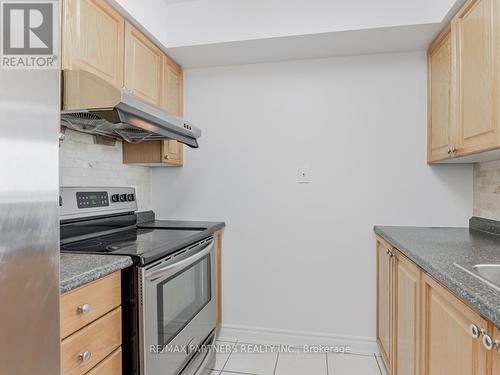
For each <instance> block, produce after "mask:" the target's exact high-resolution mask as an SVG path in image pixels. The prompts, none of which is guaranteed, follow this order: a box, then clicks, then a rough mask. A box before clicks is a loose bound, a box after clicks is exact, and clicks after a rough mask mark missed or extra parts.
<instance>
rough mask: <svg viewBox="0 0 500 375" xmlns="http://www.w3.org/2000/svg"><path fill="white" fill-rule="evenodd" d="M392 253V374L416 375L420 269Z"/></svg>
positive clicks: (418, 337)
mask: <svg viewBox="0 0 500 375" xmlns="http://www.w3.org/2000/svg"><path fill="white" fill-rule="evenodd" d="M395 254H396V257H395V258H396V260H395V262H396V265H395V270H396V271H395V277H394V287H393V290H395V297H394V306H395V312H394V322H393V325H394V331H395V332H394V340H395V341H394V359H393V362H394V374H398V375H418V374H419V373H420V372H419V359H420V358H419V349H420V348H419V346H420V331H419V329H420V326H419V321H420V278H421V272H420V269H419V268H418V267H417V266H416V265H415V264H414V263H413V262H411V261H410V260H408V259H407V258H406V257H404V256H403V255H401V254H400V253H399V252H395Z"/></svg>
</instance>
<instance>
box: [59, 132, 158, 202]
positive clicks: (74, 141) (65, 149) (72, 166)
mask: <svg viewBox="0 0 500 375" xmlns="http://www.w3.org/2000/svg"><path fill="white" fill-rule="evenodd" d="M59 179H60V181H59V182H60V185H61V186H109V185H110V184H112V186H134V187H135V188H136V193H137V203H138V206H139V210H140V211H144V210H150V209H151V168H146V167H137V166H129V165H125V164H123V163H122V143H121V142H117V143H116V145H115V146H102V145H96V144H94V141H93V137H92V136H91V135H89V134H84V133H79V132H76V131H73V130H66V138H65V140H64V142H62V144H61V146H60V147H59Z"/></svg>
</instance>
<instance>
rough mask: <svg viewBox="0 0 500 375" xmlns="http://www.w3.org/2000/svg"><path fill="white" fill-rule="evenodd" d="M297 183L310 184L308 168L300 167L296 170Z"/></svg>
mask: <svg viewBox="0 0 500 375" xmlns="http://www.w3.org/2000/svg"><path fill="white" fill-rule="evenodd" d="M297 182H298V183H299V184H308V183H310V182H311V172H310V170H309V168H308V167H300V168H299V169H298V170H297Z"/></svg>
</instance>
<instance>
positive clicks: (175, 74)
mask: <svg viewBox="0 0 500 375" xmlns="http://www.w3.org/2000/svg"><path fill="white" fill-rule="evenodd" d="M162 72H163V73H162V85H161V87H162V96H161V107H162V108H163V109H165V110H166V111H167V112H169V113H171V114H173V115H175V116H179V117H182V112H183V109H182V106H183V104H182V92H183V91H182V87H183V83H182V82H183V79H182V70H181V68H180V67H179V65H177V64H176V63H175V62H174V61H173V60H172V59H170V58H169V57H168V56H166V55H164V56H163V60H162ZM123 162H124V163H126V164H138V165H149V166H182V165H183V163H184V145H183V144H182V143H180V142H177V141H175V140H162V141H147V142H143V143H139V144H130V143H129V144H127V143H124V144H123Z"/></svg>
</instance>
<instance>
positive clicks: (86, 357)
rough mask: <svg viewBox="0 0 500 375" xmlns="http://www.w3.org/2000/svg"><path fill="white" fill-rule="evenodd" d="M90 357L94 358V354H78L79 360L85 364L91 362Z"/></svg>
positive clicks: (86, 352)
mask: <svg viewBox="0 0 500 375" xmlns="http://www.w3.org/2000/svg"><path fill="white" fill-rule="evenodd" d="M90 357H92V353H91V352H88V351H85V352H81V353H80V354H78V359H79V360H80V362H83V363H85V362H88V361H89V360H90Z"/></svg>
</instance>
